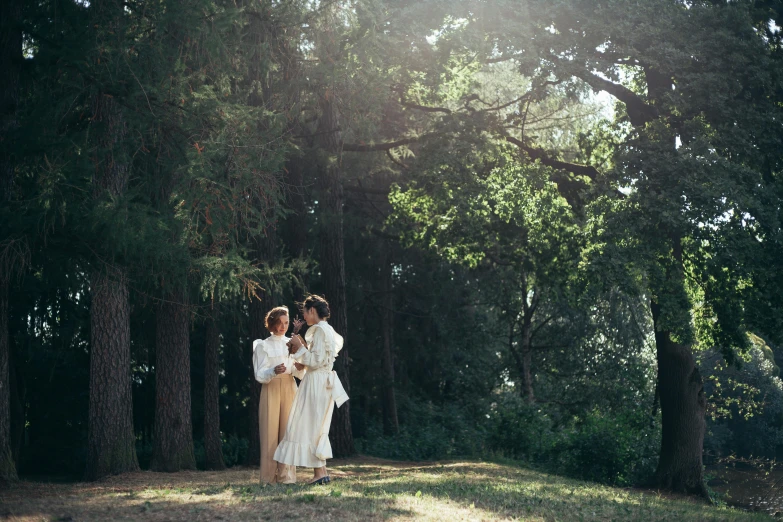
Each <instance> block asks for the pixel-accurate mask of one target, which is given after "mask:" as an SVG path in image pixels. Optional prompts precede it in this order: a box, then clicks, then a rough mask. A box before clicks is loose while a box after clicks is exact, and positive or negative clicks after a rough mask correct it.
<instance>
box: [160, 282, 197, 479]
mask: <svg viewBox="0 0 783 522" xmlns="http://www.w3.org/2000/svg"><path fill="white" fill-rule="evenodd" d="M195 468H196V459H195V457H194V454H193V430H192V419H191V406H190V309H189V306H188V303H187V296H186V293H185V292H184V291H179V292H171V293H169V294H168V295H167V296H166V298H165V300H164V301H163V302H162V303H161V304H160V306H159V307H158V314H157V328H156V334H155V437H154V441H153V448H152V461H151V463H150V469H151V470H153V471H180V470H184V469H195Z"/></svg>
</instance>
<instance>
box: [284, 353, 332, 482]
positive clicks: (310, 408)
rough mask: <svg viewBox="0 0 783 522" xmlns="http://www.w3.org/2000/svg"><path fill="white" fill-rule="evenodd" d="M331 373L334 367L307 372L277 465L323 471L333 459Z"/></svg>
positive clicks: (294, 405)
mask: <svg viewBox="0 0 783 522" xmlns="http://www.w3.org/2000/svg"><path fill="white" fill-rule="evenodd" d="M331 370H332V368H331V366H327V367H324V368H319V369H317V370H314V371H310V369H309V368H308V371H307V373H306V374H305V376H304V379H302V382H301V383H300V384H299V390H298V391H297V394H296V397H295V398H294V404H293V406H292V407H291V415H290V416H289V418H288V430H287V431H286V434H285V437H284V438H283V440H282V442H280V445H279V446H278V447H277V451H275V456H274V459H275V460H276V461H277V462H279V463H281V464H287V465H290V466H304V467H308V468H321V467H323V466H326V459H330V458H332V446H331V444H330V443H329V426H330V425H331V424H332V412H333V411H334V399H333V398H332V395H331V393H329V391H328V389H327V379H328V378H329V375H330V374H331V373H332V372H331Z"/></svg>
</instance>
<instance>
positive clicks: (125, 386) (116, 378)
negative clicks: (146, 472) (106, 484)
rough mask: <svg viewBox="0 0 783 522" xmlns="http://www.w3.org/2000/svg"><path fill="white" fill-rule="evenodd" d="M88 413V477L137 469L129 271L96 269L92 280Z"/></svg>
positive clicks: (86, 471) (94, 477)
mask: <svg viewBox="0 0 783 522" xmlns="http://www.w3.org/2000/svg"><path fill="white" fill-rule="evenodd" d="M90 287H91V288H90V293H91V295H92V303H91V306H90V334H91V335H90V337H91V339H90V340H91V343H90V344H91V350H90V411H89V419H88V424H87V426H88V428H87V466H86V469H85V478H86V479H87V480H96V479H98V478H100V477H104V476H106V475H113V474H117V473H123V472H126V471H135V470H138V469H139V464H138V460H137V458H136V438H135V436H134V433H133V393H132V389H131V360H130V307H129V305H128V284H127V281H126V279H125V274H124V273H123V272H122V271H121V270H119V269H114V270H112V271H111V273H109V271H108V270H106V269H104V270H97V271H95V272H94V273H93V274H92V275H91V278H90Z"/></svg>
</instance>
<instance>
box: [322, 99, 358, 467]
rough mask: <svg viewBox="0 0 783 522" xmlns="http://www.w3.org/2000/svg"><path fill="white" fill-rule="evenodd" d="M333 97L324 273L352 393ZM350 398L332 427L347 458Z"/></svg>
mask: <svg viewBox="0 0 783 522" xmlns="http://www.w3.org/2000/svg"><path fill="white" fill-rule="evenodd" d="M333 100H334V98H333V96H331V95H328V91H327V93H325V94H324V95H323V96H322V98H321V101H320V108H321V117H320V120H319V122H318V134H319V136H320V139H319V141H320V146H321V149H322V157H321V158H319V160H320V165H319V172H318V176H319V184H320V188H321V200H322V201H321V205H322V208H323V212H322V214H321V216H322V217H321V220H322V222H321V229H320V230H321V233H320V243H321V259H320V261H321V272H322V274H323V288H324V293H325V294H326V299H327V301H329V307H330V309H331V313H332V316H331V319H330V320H329V322H330V324H331V325H332V326H333V327H334V329H335V330H336V331H337V333H339V334H340V335H342V336H344V337H345V338H346V339H345V344H344V346H343V349H342V351H341V352H340V355H339V357H337V360H336V361H335V364H334V369H335V370H336V371H337V375H338V376H339V377H340V380H341V381H342V383H343V386H344V387H345V391H346V392H347V393H348V394H349V395H350V393H351V387H350V380H349V372H348V368H349V364H350V355H349V351H348V346H349V342H348V338H347V334H348V306H347V303H346V293H345V251H344V248H345V247H344V238H343V186H342V180H341V179H340V178H341V176H340V170H341V165H340V163H341V159H340V147H341V144H340V140H341V137H340V130H339V121H338V116H337V107H336V106H335V104H334V101H333ZM350 402H351V401H347V402H346V403H345V404H343V405H342V407H340V408H336V409H335V412H334V416H333V417H332V426H331V429H330V430H329V439H330V441H331V443H332V451H333V452H334V456H335V457H338V458H340V457H348V456H350V455H353V454H354V453H356V449H355V447H354V443H353V433H352V431H351V404H350Z"/></svg>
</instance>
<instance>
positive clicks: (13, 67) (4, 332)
mask: <svg viewBox="0 0 783 522" xmlns="http://www.w3.org/2000/svg"><path fill="white" fill-rule="evenodd" d="M21 7H22V4H21V2H20V1H18V0H6V1H4V2H2V5H1V6H0V71H3V73H2V74H0V118H2V120H0V205H6V204H7V203H8V202H9V201H11V187H12V181H13V174H14V165H13V159H12V157H11V153H12V151H11V150H10V149H11V143H10V141H11V140H10V139H8V137H9V133H10V132H12V131H13V129H14V128H15V127H16V125H17V121H16V106H17V104H18V103H19V73H20V66H21V63H22V28H21V24H20V22H21V20H20V18H21ZM3 243H4V241H2V240H0V258H1V259H0V483H1V482H12V481H15V480H17V474H16V464H15V463H14V459H13V454H12V452H11V440H10V437H11V388H10V380H11V379H10V373H9V360H10V351H11V345H10V343H9V339H8V289H9V286H10V284H11V271H12V270H13V269H14V268H16V267H13V266H12V260H11V259H10V258H5V256H4V255H3V252H2V251H3V249H4V245H3Z"/></svg>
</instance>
